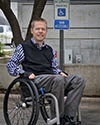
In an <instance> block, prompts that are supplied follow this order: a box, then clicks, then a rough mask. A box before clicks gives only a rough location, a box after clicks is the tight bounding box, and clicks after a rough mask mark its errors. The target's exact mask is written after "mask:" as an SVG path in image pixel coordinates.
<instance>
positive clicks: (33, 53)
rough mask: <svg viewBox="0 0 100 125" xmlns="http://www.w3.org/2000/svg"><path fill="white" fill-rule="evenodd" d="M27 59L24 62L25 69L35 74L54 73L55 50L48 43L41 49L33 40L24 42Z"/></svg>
mask: <svg viewBox="0 0 100 125" xmlns="http://www.w3.org/2000/svg"><path fill="white" fill-rule="evenodd" d="M22 46H23V49H24V55H25V59H24V61H23V62H22V66H23V69H24V70H25V71H28V72H32V73H34V74H35V75H40V74H54V73H53V70H52V59H53V52H52V48H51V47H50V46H48V45H46V46H44V47H43V48H42V49H41V50H39V49H38V48H37V47H36V44H33V43H32V41H27V42H23V43H22Z"/></svg>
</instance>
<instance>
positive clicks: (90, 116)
mask: <svg viewBox="0 0 100 125" xmlns="http://www.w3.org/2000/svg"><path fill="white" fill-rule="evenodd" d="M3 97H4V94H0V114H1V117H0V125H6V123H5V120H4V117H3ZM80 107H81V115H82V125H100V98H91V97H90V98H88V97H83V98H82V101H81V105H80ZM37 125H46V123H45V122H44V121H43V119H42V117H41V115H40V117H39V120H38V123H37Z"/></svg>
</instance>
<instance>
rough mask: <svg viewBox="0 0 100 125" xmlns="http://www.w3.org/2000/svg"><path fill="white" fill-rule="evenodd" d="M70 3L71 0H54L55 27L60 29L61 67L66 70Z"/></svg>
mask: <svg viewBox="0 0 100 125" xmlns="http://www.w3.org/2000/svg"><path fill="white" fill-rule="evenodd" d="M69 5H70V0H54V7H55V9H54V10H55V12H54V13H55V20H54V28H55V29H57V30H60V32H59V37H60V39H59V40H60V44H59V45H60V47H59V48H60V56H59V57H60V61H59V63H60V65H59V66H60V69H61V70H64V66H63V64H64V30H68V29H69V15H70V14H69V12H70V11H69V10H70V8H69Z"/></svg>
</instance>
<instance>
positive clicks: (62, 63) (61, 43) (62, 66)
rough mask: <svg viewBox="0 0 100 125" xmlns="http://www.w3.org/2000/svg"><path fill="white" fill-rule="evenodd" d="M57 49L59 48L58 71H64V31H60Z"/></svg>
mask: <svg viewBox="0 0 100 125" xmlns="http://www.w3.org/2000/svg"><path fill="white" fill-rule="evenodd" d="M59 42H60V43H59V48H60V61H59V62H60V65H59V66H60V69H61V70H64V30H60V41H59Z"/></svg>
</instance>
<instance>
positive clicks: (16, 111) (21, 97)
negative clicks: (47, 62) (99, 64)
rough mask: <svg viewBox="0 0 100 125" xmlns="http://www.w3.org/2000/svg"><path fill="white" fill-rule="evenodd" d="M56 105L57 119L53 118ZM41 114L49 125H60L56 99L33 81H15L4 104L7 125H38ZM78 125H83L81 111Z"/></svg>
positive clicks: (22, 78) (21, 78) (77, 120)
mask: <svg viewBox="0 0 100 125" xmlns="http://www.w3.org/2000/svg"><path fill="white" fill-rule="evenodd" d="M52 101H53V102H54V105H55V117H54V118H52V115H51V114H52V113H51V102H52ZM39 112H41V114H42V117H43V119H44V121H45V122H46V123H47V125H53V124H55V123H56V124H57V125H60V120H59V108H58V101H57V99H56V97H55V96H54V95H53V94H51V93H45V92H44V89H43V88H38V87H37V86H36V85H35V84H34V82H33V81H32V80H29V79H28V78H24V77H18V78H16V79H14V80H13V81H12V82H11V84H10V85H9V87H8V89H7V91H6V93H5V96H4V104H3V113H4V118H5V121H6V123H7V125H36V123H37V121H38V118H39ZM75 120H76V123H77V125H81V115H80V110H78V112H77V115H76V119H75Z"/></svg>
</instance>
